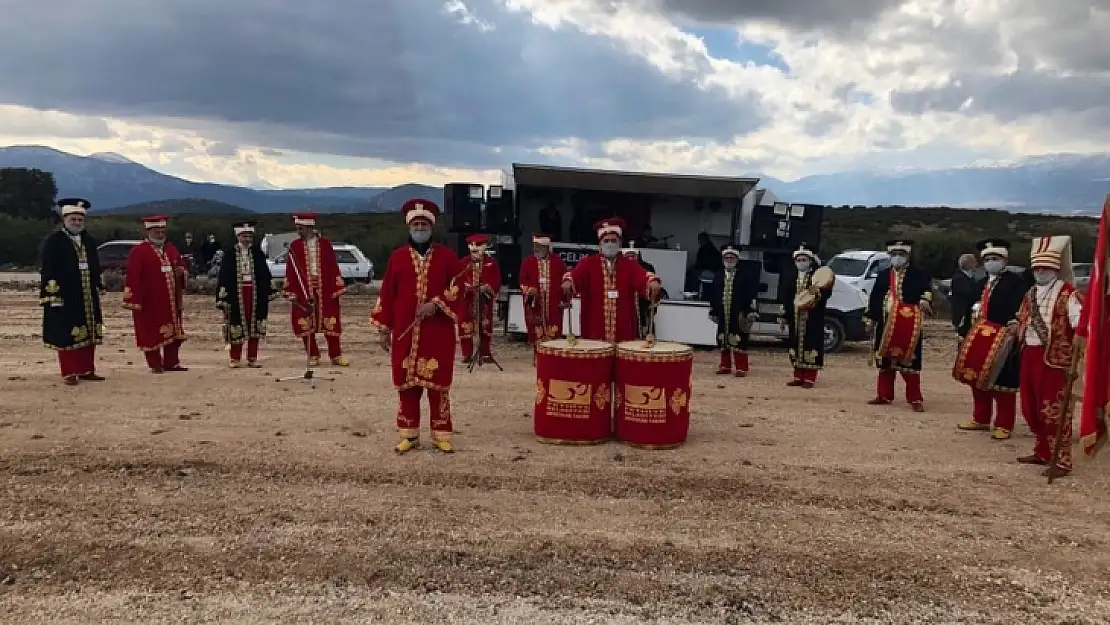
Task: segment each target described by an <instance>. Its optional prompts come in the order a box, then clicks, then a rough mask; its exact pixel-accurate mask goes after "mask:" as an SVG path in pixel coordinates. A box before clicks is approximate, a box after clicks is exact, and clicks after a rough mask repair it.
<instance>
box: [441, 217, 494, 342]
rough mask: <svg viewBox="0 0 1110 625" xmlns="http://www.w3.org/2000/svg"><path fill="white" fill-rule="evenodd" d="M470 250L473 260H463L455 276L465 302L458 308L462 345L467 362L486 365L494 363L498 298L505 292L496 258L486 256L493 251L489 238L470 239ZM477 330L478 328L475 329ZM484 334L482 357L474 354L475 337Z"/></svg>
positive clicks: (469, 258)
mask: <svg viewBox="0 0 1110 625" xmlns="http://www.w3.org/2000/svg"><path fill="white" fill-rule="evenodd" d="M466 244H467V247H468V248H469V250H470V254H469V256H467V257H466V258H462V259H459V261H458V265H457V266H456V267H455V270H454V273H453V274H452V275H454V276H456V281H455V283H456V284H457V285H458V286H459V288H460V289H461V291H462V301H461V302H460V304H459V307H458V324H459V343H460V344H461V346H462V353H463V362H465V363H469V362H470V361H471V360H472V359H474V358H481V359H482V360H483V361H484V362H491V361H492V359H493V352H492V351H491V350H490V343H491V342H492V341H493V307H494V302H495V298H496V297H497V294H498V293H499V292H500V291H501V269H500V268H499V267H498V266H497V262H495V261H494V260H493V259H492V258H490V257H489V256H488V255H486V249H488V247H489V236H488V235H485V234H474V235H471V236H469V237H467V239H466ZM476 297H481V298H482V319H481V321H480V322H479V321H478V320H477V319H475V318H474V308H475V304H476V300H475V298H476ZM475 326H477V327H475ZM475 332H481V334H480V335H479V336H480V337H481V341H482V342H481V345H482V349H481V352H482V353H480V354H475V353H474V335H475Z"/></svg>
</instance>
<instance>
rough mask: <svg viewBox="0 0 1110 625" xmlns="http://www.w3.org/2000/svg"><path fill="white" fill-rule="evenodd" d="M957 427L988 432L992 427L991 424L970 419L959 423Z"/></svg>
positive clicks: (970, 430)
mask: <svg viewBox="0 0 1110 625" xmlns="http://www.w3.org/2000/svg"><path fill="white" fill-rule="evenodd" d="M956 428H958V429H960V430H963V431H965V432H986V431H987V430H989V429H991V426H989V425H985V424H983V423H979V422H978V421H968V422H966V423H961V424H959V425H957V426H956Z"/></svg>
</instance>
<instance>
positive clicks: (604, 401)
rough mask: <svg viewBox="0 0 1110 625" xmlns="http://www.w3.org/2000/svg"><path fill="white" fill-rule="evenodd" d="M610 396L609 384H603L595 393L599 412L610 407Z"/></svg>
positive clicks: (595, 403)
mask: <svg viewBox="0 0 1110 625" xmlns="http://www.w3.org/2000/svg"><path fill="white" fill-rule="evenodd" d="M609 395H610V392H609V385H608V384H601V385H599V386H598V387H597V390H596V391H594V405H596V406H597V409H598V410H605V408H607V407H608V406H609Z"/></svg>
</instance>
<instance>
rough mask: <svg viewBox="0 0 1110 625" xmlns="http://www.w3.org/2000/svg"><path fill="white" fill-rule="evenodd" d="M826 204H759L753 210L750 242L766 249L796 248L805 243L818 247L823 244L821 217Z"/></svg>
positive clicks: (752, 245)
mask: <svg viewBox="0 0 1110 625" xmlns="http://www.w3.org/2000/svg"><path fill="white" fill-rule="evenodd" d="M824 208H825V207H824V206H820V205H815V204H786V203H785V202H777V203H775V205H774V206H756V207H755V209H754V210H753V211H752V236H751V241H750V245H751V247H754V248H759V249H767V250H794V249H797V248H798V246H800V245H802V244H803V243H804V244H806V245H808V246H810V247H812V248H814V249H816V248H819V247H820V246H821V221H822V219H823V217H824Z"/></svg>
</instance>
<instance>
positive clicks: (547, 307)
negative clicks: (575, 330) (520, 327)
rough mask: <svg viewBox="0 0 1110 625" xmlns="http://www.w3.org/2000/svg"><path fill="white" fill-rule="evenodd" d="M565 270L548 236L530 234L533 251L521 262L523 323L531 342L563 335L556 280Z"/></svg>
mask: <svg viewBox="0 0 1110 625" xmlns="http://www.w3.org/2000/svg"><path fill="white" fill-rule="evenodd" d="M566 272H567V266H566V263H564V262H563V259H562V258H560V257H559V255H558V254H552V253H551V237H548V236H546V235H542V234H535V235H532V255H531V256H529V257H528V258H525V259H524V262H523V263H521V264H520V291H521V293H522V294H523V295H524V323H525V325H527V326H528V342H529V343H531V344H532V345H538V344H539V343H542V342H544V341H547V340H550V339H557V338H560V337H562V336H563V308H562V306H561V304H562V296H561V293H560V291H559V284H560V282H562V279H563V274H565V273H566Z"/></svg>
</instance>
